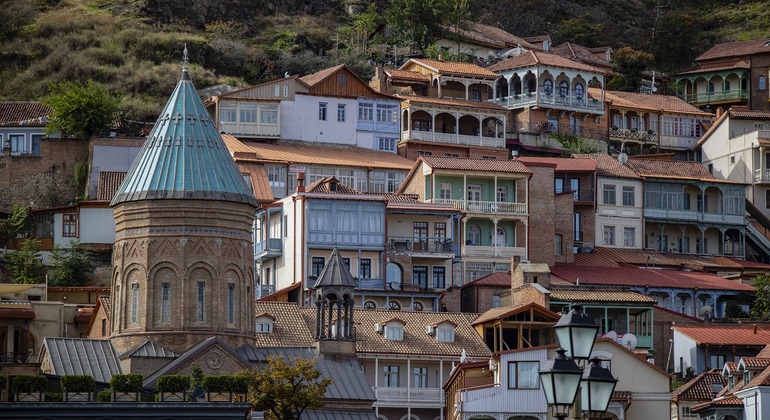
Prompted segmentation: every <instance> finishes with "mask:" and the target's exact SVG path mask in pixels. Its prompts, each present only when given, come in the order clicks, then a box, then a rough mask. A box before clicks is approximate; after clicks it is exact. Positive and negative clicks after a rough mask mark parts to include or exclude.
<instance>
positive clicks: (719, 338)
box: [673, 324, 770, 346]
mask: <svg viewBox="0 0 770 420" xmlns="http://www.w3.org/2000/svg"><path fill="white" fill-rule="evenodd" d="M673 328H674V330H675V331H678V332H680V333H682V334H684V335H685V336H687V337H689V338H691V339H692V340H693V341H695V342H696V343H698V345H709V346H733V345H734V346H765V345H767V343H770V325H768V324H762V325H761V326H758V327H757V331H756V333H755V332H754V328H753V324H739V325H723V324H688V325H674V327H673Z"/></svg>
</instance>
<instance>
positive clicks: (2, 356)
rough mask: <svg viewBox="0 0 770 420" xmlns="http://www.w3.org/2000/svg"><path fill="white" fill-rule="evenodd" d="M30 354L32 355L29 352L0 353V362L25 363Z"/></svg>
mask: <svg viewBox="0 0 770 420" xmlns="http://www.w3.org/2000/svg"><path fill="white" fill-rule="evenodd" d="M30 356H32V353H31V352H5V353H0V364H13V363H27V360H28V359H29V358H30Z"/></svg>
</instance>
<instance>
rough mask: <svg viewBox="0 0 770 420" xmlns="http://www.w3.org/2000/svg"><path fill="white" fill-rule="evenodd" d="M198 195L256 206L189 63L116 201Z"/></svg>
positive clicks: (116, 202)
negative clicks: (195, 82)
mask: <svg viewBox="0 0 770 420" xmlns="http://www.w3.org/2000/svg"><path fill="white" fill-rule="evenodd" d="M153 199H195V200H218V201H232V202H239V203H248V204H251V205H253V206H255V207H256V206H257V201H256V199H255V198H254V195H253V194H252V193H251V192H250V191H249V188H248V186H247V185H246V182H245V181H244V180H243V177H242V176H241V174H240V172H239V171H238V168H237V167H236V165H235V162H234V161H233V158H232V156H231V155H230V152H229V151H228V149H227V147H226V146H225V144H224V141H223V140H222V138H221V137H220V135H219V133H218V132H217V129H216V127H215V126H214V122H213V121H212V120H211V117H210V116H209V114H208V112H206V108H205V107H204V106H203V102H201V100H200V98H199V97H198V94H197V92H196V91H195V86H193V83H192V80H191V79H190V74H189V72H188V70H187V67H186V66H185V67H184V68H183V70H182V77H181V78H180V79H179V83H177V85H176V88H175V89H174V92H173V93H172V94H171V97H170V98H169V100H168V102H167V103H166V106H165V107H164V108H163V111H162V112H161V114H160V117H159V118H158V121H157V122H156V123H155V126H154V127H153V128H152V131H151V132H150V135H149V136H148V137H147V140H145V142H144V145H143V146H142V149H141V150H140V151H139V154H138V155H137V157H136V159H135V160H134V163H133V164H132V165H131V169H129V171H128V174H127V175H126V178H125V180H124V181H123V184H121V186H120V188H119V189H118V191H117V193H116V194H115V198H114V199H113V200H112V205H113V206H114V205H117V204H120V203H124V202H128V201H140V200H153Z"/></svg>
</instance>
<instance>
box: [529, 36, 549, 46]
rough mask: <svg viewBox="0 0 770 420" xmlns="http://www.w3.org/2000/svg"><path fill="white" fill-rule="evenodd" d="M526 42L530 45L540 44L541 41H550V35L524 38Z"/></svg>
mask: <svg viewBox="0 0 770 420" xmlns="http://www.w3.org/2000/svg"><path fill="white" fill-rule="evenodd" d="M524 39H526V40H527V41H528V42H531V43H533V44H534V43H542V42H543V41H546V40H549V39H551V35H537V36H528V37H524Z"/></svg>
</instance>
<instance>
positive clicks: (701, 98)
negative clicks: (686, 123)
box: [679, 89, 749, 104]
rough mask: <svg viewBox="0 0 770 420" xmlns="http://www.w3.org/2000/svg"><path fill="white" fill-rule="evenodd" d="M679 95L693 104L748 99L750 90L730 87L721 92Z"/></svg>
mask: <svg viewBox="0 0 770 420" xmlns="http://www.w3.org/2000/svg"><path fill="white" fill-rule="evenodd" d="M679 97H680V98H682V99H684V100H685V101H687V102H688V103H691V104H708V103H711V102H717V101H735V100H742V99H748V97H749V92H748V90H746V89H734V90H733V89H730V90H725V91H721V92H705V93H688V94H680V95H679Z"/></svg>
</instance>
